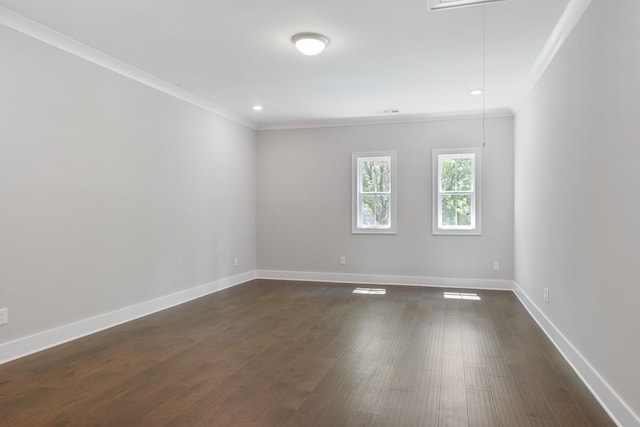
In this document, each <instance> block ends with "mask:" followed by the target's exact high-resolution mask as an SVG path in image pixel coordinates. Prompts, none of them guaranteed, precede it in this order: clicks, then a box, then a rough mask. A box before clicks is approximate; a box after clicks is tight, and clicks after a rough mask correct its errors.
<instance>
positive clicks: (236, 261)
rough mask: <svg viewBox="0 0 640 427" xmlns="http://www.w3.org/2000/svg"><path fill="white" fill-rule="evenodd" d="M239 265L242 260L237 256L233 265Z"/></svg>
mask: <svg viewBox="0 0 640 427" xmlns="http://www.w3.org/2000/svg"><path fill="white" fill-rule="evenodd" d="M238 265H240V261H239V260H238V257H235V258H234V259H233V266H234V267H237V266H238Z"/></svg>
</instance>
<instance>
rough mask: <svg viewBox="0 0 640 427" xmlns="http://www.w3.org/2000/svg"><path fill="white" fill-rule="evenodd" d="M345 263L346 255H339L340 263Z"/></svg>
mask: <svg viewBox="0 0 640 427" xmlns="http://www.w3.org/2000/svg"><path fill="white" fill-rule="evenodd" d="M346 263H347V257H346V256H341V257H340V265H345V264H346Z"/></svg>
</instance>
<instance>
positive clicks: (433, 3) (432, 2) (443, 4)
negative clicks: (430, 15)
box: [427, 0, 505, 10]
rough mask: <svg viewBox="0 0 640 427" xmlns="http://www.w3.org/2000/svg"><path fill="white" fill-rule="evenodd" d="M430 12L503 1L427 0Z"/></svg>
mask: <svg viewBox="0 0 640 427" xmlns="http://www.w3.org/2000/svg"><path fill="white" fill-rule="evenodd" d="M427 1H428V2H429V9H430V10H442V9H452V8H454V7H464V6H474V5H479V4H485V3H493V2H497V1H505V0H427Z"/></svg>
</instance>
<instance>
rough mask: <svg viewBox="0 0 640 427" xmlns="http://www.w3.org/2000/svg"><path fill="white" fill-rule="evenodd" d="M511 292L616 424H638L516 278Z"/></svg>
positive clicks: (628, 408) (634, 416)
mask: <svg viewBox="0 0 640 427" xmlns="http://www.w3.org/2000/svg"><path fill="white" fill-rule="evenodd" d="M513 292H514V293H515V294H516V296H517V297H518V299H519V300H520V302H521V303H522V305H523V306H524V307H525V308H526V309H527V311H528V312H529V314H530V315H531V317H533V319H534V320H535V321H536V322H537V323H538V326H540V328H541V329H542V330H543V331H544V333H545V334H546V335H547V337H549V339H550V340H551V342H552V343H553V344H554V345H555V346H556V348H557V349H558V351H560V354H562V356H563V357H564V358H565V360H566V361H567V362H568V363H569V365H571V367H572V368H573V370H574V371H575V372H576V374H577V375H578V376H579V377H580V379H581V380H582V382H583V383H584V384H585V385H586V386H587V388H588V389H589V390H590V391H591V393H592V394H593V395H594V396H595V398H596V399H597V400H598V402H600V404H601V405H602V407H603V408H604V409H605V411H607V413H608V414H609V416H610V417H611V418H612V419H613V421H614V422H615V423H616V424H617V425H619V426H624V427H632V426H640V417H638V415H637V414H636V413H635V412H633V410H632V409H631V407H630V406H629V405H627V403H626V402H625V401H624V400H623V399H622V398H621V397H620V396H619V395H618V393H616V391H615V390H614V389H613V388H612V387H611V386H610V385H609V384H608V383H607V382H606V381H605V379H604V378H603V377H602V375H600V373H599V372H598V371H597V370H596V369H595V368H594V367H593V366H592V365H591V363H589V361H588V360H587V359H586V358H585V357H584V356H583V355H582V354H580V352H579V351H578V349H576V348H575V346H574V345H573V344H572V343H571V341H569V340H568V339H567V337H565V336H564V334H563V333H562V332H561V331H560V330H559V329H558V328H557V327H556V326H555V325H554V324H553V323H552V322H551V320H549V318H548V317H547V316H546V315H545V314H544V313H543V312H542V310H540V309H539V308H538V306H537V305H536V304H535V303H534V302H533V300H531V298H529V296H528V295H527V294H526V293H525V292H524V291H523V290H522V288H521V287H520V286H519V285H518V284H517V283H516V282H515V281H514V282H513Z"/></svg>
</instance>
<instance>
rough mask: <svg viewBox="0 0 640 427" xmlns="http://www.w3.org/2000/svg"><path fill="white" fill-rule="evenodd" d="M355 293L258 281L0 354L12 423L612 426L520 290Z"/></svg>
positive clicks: (0, 402) (6, 414)
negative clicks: (4, 357)
mask: <svg viewBox="0 0 640 427" xmlns="http://www.w3.org/2000/svg"><path fill="white" fill-rule="evenodd" d="M353 288H354V286H351V285H346V284H328V283H309V282H285V281H278V280H256V281H252V282H249V283H246V284H244V285H241V286H237V287H234V288H231V289H227V290H224V291H221V292H219V293H216V294H213V295H210V296H207V297H203V298H200V299H197V300H194V301H191V302H189V303H186V304H183V305H181V306H178V307H174V308H171V309H168V310H164V311H162V312H159V313H156V314H154V315H151V316H147V317H144V318H141V319H138V320H136V321H133V322H129V323H126V324H123V325H120V326H118V327H114V328H111V329H108V330H106V331H103V332H100V333H97V334H94V335H91V336H88V337H85V338H82V339H79V340H76V341H73V342H71V343H67V344H64V345H61V346H58V347H55V348H52V349H49V350H47V351H43V352H40V353H37V354H34V355H31V356H29V357H25V358H22V359H20V360H16V361H13V362H10V363H7V364H4V365H2V366H0V414H2V426H3V427H4V426H16V427H22V426H26V427H33V426H48V427H49V426H87V425H95V426H124V425H127V426H128V425H136V426H143V427H144V426H154V427H155V426H171V427H174V426H212V425H215V426H234V427H235V426H253V427H255V426H296V427H297V426H331V427H333V426H376V427H380V426H393V427H396V426H440V427H442V426H508V427H517V426H562V427H565V426H589V425H591V426H594V427H595V426H597V427H600V426H605V427H607V426H613V423H612V422H611V420H610V419H609V417H608V416H607V415H606V413H605V412H604V410H603V409H602V408H601V407H600V405H599V404H598V403H597V401H596V400H595V398H594V397H593V396H592V395H591V394H590V392H589V391H588V389H586V387H584V385H583V384H582V383H581V382H580V380H579V378H578V377H577V376H576V375H575V373H574V372H573V371H572V369H571V367H570V366H568V364H567V363H566V362H565V361H564V359H563V358H562V356H561V355H560V354H559V353H558V352H557V351H556V350H555V348H554V347H553V345H552V344H551V343H550V342H549V340H548V339H547V338H546V336H545V335H544V333H543V332H541V331H540V329H539V328H538V326H537V324H536V323H535V322H534V321H533V320H532V319H531V318H530V316H529V315H528V313H527V312H526V310H525V309H524V308H523V307H522V306H521V305H520V303H519V302H518V300H517V299H516V298H515V297H514V296H513V295H512V294H511V293H508V292H500V291H480V290H479V291H469V292H474V293H476V294H477V295H478V297H479V298H480V300H448V299H445V298H444V294H443V292H444V291H445V290H444V289H440V288H425V287H411V286H397V287H389V288H388V290H387V294H386V295H358V294H353V293H352V290H353ZM446 291H456V290H446Z"/></svg>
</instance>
